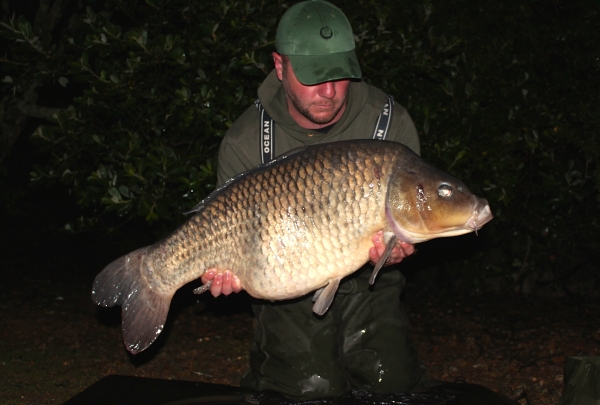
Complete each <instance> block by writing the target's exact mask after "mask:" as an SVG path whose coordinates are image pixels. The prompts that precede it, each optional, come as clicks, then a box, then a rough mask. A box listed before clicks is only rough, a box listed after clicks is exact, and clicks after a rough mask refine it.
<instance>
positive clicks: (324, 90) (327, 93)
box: [317, 82, 335, 98]
mask: <svg viewBox="0 0 600 405" xmlns="http://www.w3.org/2000/svg"><path fill="white" fill-rule="evenodd" d="M317 86H319V96H321V97H323V98H333V97H335V85H334V83H333V82H324V83H321V84H318V85H317Z"/></svg>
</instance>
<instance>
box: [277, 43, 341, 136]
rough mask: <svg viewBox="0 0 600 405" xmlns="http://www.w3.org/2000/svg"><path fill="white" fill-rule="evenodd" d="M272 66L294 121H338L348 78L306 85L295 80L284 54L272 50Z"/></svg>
mask: <svg viewBox="0 0 600 405" xmlns="http://www.w3.org/2000/svg"><path fill="white" fill-rule="evenodd" d="M273 58H274V60H275V69H276V71H277V76H278V78H279V80H281V83H282V86H283V91H284V92H285V95H286V98H287V100H288V110H289V112H290V114H291V115H292V117H293V118H294V119H295V120H296V122H297V123H298V125H300V126H301V127H303V128H308V129H318V128H322V127H325V126H327V125H331V124H333V123H335V122H336V121H338V120H339V119H340V117H341V116H342V114H343V113H344V109H345V107H346V96H347V94H348V88H349V86H350V80H349V79H343V80H335V81H331V82H325V83H319V84H315V85H311V86H306V85H304V84H302V83H300V82H299V81H298V79H297V78H296V75H295V74H294V71H293V69H292V66H291V64H290V63H289V61H288V60H287V58H282V56H281V55H279V54H277V53H275V54H274V55H273Z"/></svg>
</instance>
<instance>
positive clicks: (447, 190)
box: [438, 184, 454, 198]
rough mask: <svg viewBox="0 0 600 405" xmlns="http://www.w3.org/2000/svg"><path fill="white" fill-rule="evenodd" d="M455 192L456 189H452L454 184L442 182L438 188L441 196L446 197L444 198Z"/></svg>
mask: <svg viewBox="0 0 600 405" xmlns="http://www.w3.org/2000/svg"><path fill="white" fill-rule="evenodd" d="M453 192H454V190H452V186H451V185H449V184H442V185H441V186H440V187H439V188H438V194H439V195H440V197H444V198H448V197H451V196H452V193H453Z"/></svg>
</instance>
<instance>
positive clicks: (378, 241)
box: [369, 231, 415, 266]
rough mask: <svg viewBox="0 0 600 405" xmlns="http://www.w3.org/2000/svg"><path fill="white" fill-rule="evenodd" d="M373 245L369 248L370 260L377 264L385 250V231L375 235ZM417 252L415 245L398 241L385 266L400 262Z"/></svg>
mask: <svg viewBox="0 0 600 405" xmlns="http://www.w3.org/2000/svg"><path fill="white" fill-rule="evenodd" d="M372 240H373V247H372V248H371V249H369V260H370V261H371V264H373V265H375V264H376V263H377V262H378V261H379V258H380V257H381V255H383V252H384V251H385V242H384V240H383V231H379V232H377V233H376V234H375V235H373V239H372ZM413 253H415V245H411V244H410V243H406V242H396V246H394V249H393V250H392V253H391V254H390V257H389V258H388V260H387V261H386V263H385V266H390V265H392V264H396V263H400V262H401V261H402V260H404V259H405V258H406V257H408V256H410V255H412V254H413Z"/></svg>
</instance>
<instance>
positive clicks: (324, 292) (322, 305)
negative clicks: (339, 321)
mask: <svg viewBox="0 0 600 405" xmlns="http://www.w3.org/2000/svg"><path fill="white" fill-rule="evenodd" d="M340 280H341V278H334V279H332V280H330V281H329V284H327V285H326V286H325V287H323V288H321V289H319V290H317V292H316V293H315V296H314V297H313V301H316V302H315V305H313V312H314V313H315V314H317V315H323V314H324V313H325V312H327V310H328V309H329V306H330V305H331V302H332V301H333V297H335V292H336V291H337V289H338V287H339V285H340Z"/></svg>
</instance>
